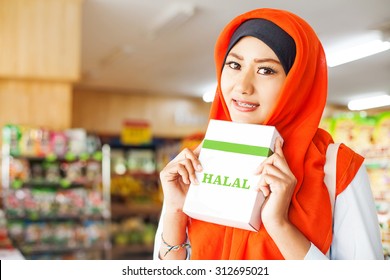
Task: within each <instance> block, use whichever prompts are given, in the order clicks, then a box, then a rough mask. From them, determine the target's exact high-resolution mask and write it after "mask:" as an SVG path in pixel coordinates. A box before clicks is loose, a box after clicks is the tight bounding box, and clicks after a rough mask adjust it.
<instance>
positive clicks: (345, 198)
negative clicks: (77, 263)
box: [154, 9, 383, 259]
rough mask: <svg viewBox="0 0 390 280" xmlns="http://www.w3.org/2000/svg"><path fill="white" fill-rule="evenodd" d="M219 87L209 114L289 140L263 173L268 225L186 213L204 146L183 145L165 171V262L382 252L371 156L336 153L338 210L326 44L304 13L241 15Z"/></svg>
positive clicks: (223, 42)
mask: <svg viewBox="0 0 390 280" xmlns="http://www.w3.org/2000/svg"><path fill="white" fill-rule="evenodd" d="M215 61H216V67H217V80H218V87H217V92H216V96H215V99H214V102H213V104H212V108H211V112H210V119H218V120H226V121H233V122H243V123H252V124H263V125H272V126H275V127H276V128H277V129H278V131H279V132H280V134H281V135H282V137H283V139H284V141H283V143H282V141H277V142H276V144H275V153H274V154H273V155H272V156H271V157H269V158H268V159H267V160H266V161H264V162H263V163H262V164H261V165H260V166H259V167H258V170H257V171H256V172H257V173H258V174H262V175H263V176H262V179H261V180H260V182H259V183H258V188H259V191H262V192H263V194H264V195H265V196H266V200H265V203H264V204H263V207H262V211H261V219H262V226H261V229H260V230H259V232H251V231H247V230H243V229H238V228H231V227H226V226H222V225H217V224H212V223H207V222H204V221H200V220H196V219H191V218H189V217H187V216H186V215H185V214H184V213H183V211H182V208H183V204H184V200H185V197H186V193H187V190H188V187H189V184H190V183H191V182H192V183H195V184H196V183H198V182H197V180H196V176H195V173H196V172H197V171H200V170H201V169H202V165H201V162H199V160H198V155H199V151H200V147H198V148H197V149H195V150H194V151H191V150H189V149H185V150H183V151H182V152H181V153H180V154H179V155H177V157H176V158H175V159H173V160H172V161H171V162H170V163H169V164H168V165H167V166H166V167H165V168H164V169H163V170H162V171H161V173H160V179H161V184H162V188H163V193H164V206H163V211H162V215H161V220H160V224H159V228H158V231H157V234H156V242H155V253H154V257H155V258H160V259H186V258H187V259H328V258H330V259H383V252H382V245H381V238H380V233H379V223H378V219H377V215H376V211H375V205H374V201H373V197H372V194H371V190H370V185H369V181H368V177H367V174H366V171H365V168H364V166H363V165H362V163H363V158H362V157H361V156H359V155H358V154H356V153H354V152H353V151H352V150H351V149H349V148H348V147H347V146H345V145H341V146H340V148H339V150H338V154H337V172H336V182H337V184H336V200H335V207H334V212H333V214H332V208H331V202H330V199H329V194H328V189H327V186H326V185H325V183H324V174H325V173H324V165H325V163H326V151H327V148H328V145H329V144H331V143H333V140H332V138H331V136H330V135H329V134H328V133H327V132H325V131H324V130H321V129H319V128H318V125H319V122H320V119H321V117H322V113H323V110H324V107H325V104H326V98H327V65H326V60H325V55H324V51H323V48H322V45H321V43H320V41H319V39H318V38H317V36H316V34H315V32H314V31H313V30H312V28H311V27H310V26H309V25H308V24H307V23H306V22H305V21H304V20H302V19H301V18H300V17H298V16H296V15H294V14H292V13H290V12H287V11H283V10H275V9H258V10H254V11H250V12H247V13H245V14H242V15H240V16H238V17H236V18H235V19H233V20H232V21H231V22H230V23H229V24H228V25H227V26H226V27H225V29H224V30H223V31H222V33H221V35H220V37H219V39H218V41H217V44H216V48H215Z"/></svg>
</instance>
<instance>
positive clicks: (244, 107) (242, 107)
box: [232, 99, 260, 112]
mask: <svg viewBox="0 0 390 280" xmlns="http://www.w3.org/2000/svg"><path fill="white" fill-rule="evenodd" d="M232 101H233V105H234V108H236V109H237V110H238V111H241V112H253V111H255V110H256V109H257V108H258V107H259V106H260V105H259V104H256V103H252V102H247V101H242V100H237V99H232Z"/></svg>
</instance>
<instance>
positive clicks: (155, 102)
mask: <svg viewBox="0 0 390 280" xmlns="http://www.w3.org/2000/svg"><path fill="white" fill-rule="evenodd" d="M210 105H211V103H205V102H203V100H202V99H201V98H186V97H181V98H179V97H166V96H164V97H162V96H158V95H154V96H150V95H141V94H134V93H122V92H120V93H119V92H110V91H97V90H75V92H74V95H73V106H72V107H73V111H72V126H73V127H83V128H86V129H87V130H88V131H92V132H97V133H108V134H118V133H119V132H120V131H121V128H122V123H123V121H124V120H125V119H135V120H147V121H149V123H150V124H151V127H152V132H153V134H154V135H155V136H158V137H185V136H188V135H190V134H193V133H196V132H204V131H205V130H206V127H207V120H208V115H209V110H210Z"/></svg>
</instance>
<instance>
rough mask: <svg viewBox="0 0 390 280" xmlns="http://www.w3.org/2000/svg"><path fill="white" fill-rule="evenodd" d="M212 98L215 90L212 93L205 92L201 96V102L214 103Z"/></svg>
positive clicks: (210, 91)
mask: <svg viewBox="0 0 390 280" xmlns="http://www.w3.org/2000/svg"><path fill="white" fill-rule="evenodd" d="M214 96H215V90H214V91H212V90H209V91H206V92H205V93H204V94H203V101H204V102H206V103H210V102H213V101H214Z"/></svg>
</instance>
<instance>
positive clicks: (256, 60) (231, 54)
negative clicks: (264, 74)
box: [228, 52, 281, 64]
mask: <svg viewBox="0 0 390 280" xmlns="http://www.w3.org/2000/svg"><path fill="white" fill-rule="evenodd" d="M229 56H232V57H235V58H236V59H238V60H244V57H243V56H241V55H239V54H236V53H234V52H231V53H229V55H228V57H229ZM254 62H256V63H264V62H272V63H276V64H281V63H280V61H279V60H277V59H274V58H256V59H255V60H254Z"/></svg>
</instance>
